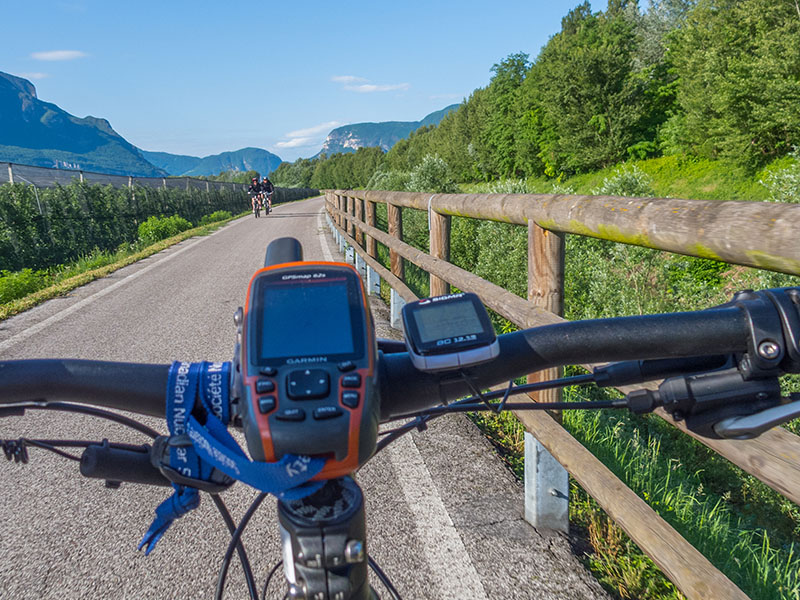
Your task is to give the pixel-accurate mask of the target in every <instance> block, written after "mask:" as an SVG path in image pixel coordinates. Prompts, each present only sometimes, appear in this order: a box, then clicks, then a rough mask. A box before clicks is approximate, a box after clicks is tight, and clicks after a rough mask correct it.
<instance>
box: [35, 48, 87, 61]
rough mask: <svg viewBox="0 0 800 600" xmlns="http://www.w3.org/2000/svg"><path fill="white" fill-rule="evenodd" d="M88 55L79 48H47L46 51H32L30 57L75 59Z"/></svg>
mask: <svg viewBox="0 0 800 600" xmlns="http://www.w3.org/2000/svg"><path fill="white" fill-rule="evenodd" d="M85 56H89V55H88V54H86V53H85V52H81V51H80V50H49V51H47V52H34V53H33V54H31V58H35V59H36V60H75V59H76V58H84V57H85Z"/></svg>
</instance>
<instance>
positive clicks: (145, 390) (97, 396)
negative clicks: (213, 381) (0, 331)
mask: <svg viewBox="0 0 800 600" xmlns="http://www.w3.org/2000/svg"><path fill="white" fill-rule="evenodd" d="M168 373H169V365H148V364H137V363H113V362H104V361H96V360H74V359H62V358H50V359H31V360H9V361H0V404H11V403H14V402H25V401H28V400H46V401H55V400H58V401H62V402H79V403H81V404H91V405H93V406H102V407H104V408H115V409H119V410H126V411H130V412H135V413H137V414H140V415H151V416H154V417H163V416H164V411H165V407H166V403H165V397H166V391H167V374H168Z"/></svg>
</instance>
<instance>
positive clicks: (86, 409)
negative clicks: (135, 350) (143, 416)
mask: <svg viewBox="0 0 800 600" xmlns="http://www.w3.org/2000/svg"><path fill="white" fill-rule="evenodd" d="M3 408H4V409H5V408H22V409H23V410H28V409H31V410H61V411H64V412H72V413H79V414H84V415H91V416H93V417H99V418H101V419H107V420H109V421H113V422H115V423H119V424H120V425H125V426H126V427H130V428H131V429H134V430H136V431H138V432H139V433H143V434H144V435H146V436H149V437H151V438H153V439H155V438H157V437H158V436H159V435H161V434H160V433H159V432H157V431H156V430H155V429H151V428H150V427H148V426H147V425H145V424H144V423H140V422H139V421H136V420H134V419H131V418H129V417H126V416H124V415H120V414H117V413H114V412H111V411H109V410H104V409H102V408H95V407H92V406H84V405H82V404H71V403H69V402H41V401H30V402H15V403H13V404H6V405H4V406H3Z"/></svg>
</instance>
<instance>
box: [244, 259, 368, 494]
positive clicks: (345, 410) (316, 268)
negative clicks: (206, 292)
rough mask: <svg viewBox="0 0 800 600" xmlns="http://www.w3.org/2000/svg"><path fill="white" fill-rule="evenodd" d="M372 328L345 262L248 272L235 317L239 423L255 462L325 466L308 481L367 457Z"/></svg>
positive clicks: (360, 288)
mask: <svg viewBox="0 0 800 600" xmlns="http://www.w3.org/2000/svg"><path fill="white" fill-rule="evenodd" d="M374 332H375V328H374V325H373V322H372V316H371V314H370V310H369V304H368V302H367V297H366V293H365V291H364V285H363V283H362V281H361V278H360V277H359V275H358V272H357V271H356V270H355V269H354V268H353V267H351V266H350V265H347V264H343V263H326V262H295V263H283V264H280V265H276V266H273V267H266V268H264V269H261V270H259V271H257V272H256V273H255V275H253V278H252V279H251V281H250V286H249V288H248V292H247V303H246V305H245V310H244V315H243V320H242V337H241V346H240V348H241V349H240V352H241V356H240V365H241V367H240V368H241V371H242V381H243V395H244V397H243V398H242V399H241V403H242V406H241V413H242V424H243V427H244V429H245V435H246V437H247V443H248V449H249V451H250V455H251V456H252V457H253V459H254V460H259V461H266V462H274V461H277V460H280V458H281V457H283V456H284V455H285V454H297V455H308V456H316V457H324V458H326V459H327V462H326V463H325V467H324V468H323V470H322V472H320V473H319V474H318V475H317V476H316V477H314V479H331V478H334V477H340V476H343V475H346V474H348V473H352V472H353V471H355V470H356V469H357V468H358V467H359V466H360V465H361V464H363V463H364V462H366V460H367V459H368V458H369V457H370V456H371V455H372V454H373V453H374V452H375V445H376V441H377V433H378V419H379V411H380V399H379V398H378V391H377V386H376V381H375V375H376V359H377V346H376V341H375V333H374Z"/></svg>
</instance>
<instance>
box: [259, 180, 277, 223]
mask: <svg viewBox="0 0 800 600" xmlns="http://www.w3.org/2000/svg"><path fill="white" fill-rule="evenodd" d="M261 191H262V192H263V193H264V196H265V198H266V200H267V203H266V208H267V214H269V213H271V212H272V194H273V192H275V186H274V185H272V182H271V181H270V180H269V177H267V176H266V175H265V176H264V181H262V182H261Z"/></svg>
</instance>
